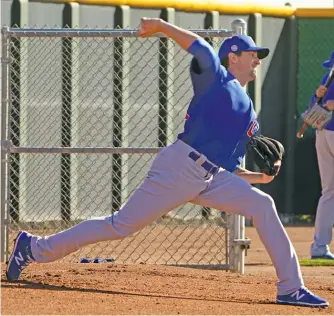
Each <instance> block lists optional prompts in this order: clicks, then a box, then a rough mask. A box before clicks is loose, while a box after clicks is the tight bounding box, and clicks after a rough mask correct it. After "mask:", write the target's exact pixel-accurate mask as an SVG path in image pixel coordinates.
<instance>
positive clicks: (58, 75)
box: [1, 19, 249, 273]
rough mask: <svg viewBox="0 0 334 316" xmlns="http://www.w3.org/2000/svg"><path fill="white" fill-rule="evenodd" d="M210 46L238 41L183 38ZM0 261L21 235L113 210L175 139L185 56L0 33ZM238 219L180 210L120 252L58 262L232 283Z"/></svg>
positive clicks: (57, 34)
mask: <svg viewBox="0 0 334 316" xmlns="http://www.w3.org/2000/svg"><path fill="white" fill-rule="evenodd" d="M194 32H196V33H197V34H200V35H201V36H203V37H205V38H207V39H208V40H209V41H210V43H211V44H212V45H213V46H214V47H216V48H217V47H219V45H220V44H221V41H222V40H223V39H224V38H225V37H229V36H231V35H232V34H234V33H239V34H240V33H246V23H245V22H244V21H243V20H239V19H238V20H235V21H234V22H233V23H232V31H229V30H195V31H194ZM2 54H3V56H2V61H1V63H2V73H3V77H2V110H1V219H2V220H1V240H2V242H1V260H2V261H3V260H4V259H6V258H7V257H8V254H9V251H10V247H11V246H12V242H13V238H14V237H15V235H16V234H17V232H18V231H19V230H22V229H26V230H28V231H29V232H32V233H34V234H37V235H50V234H54V233H56V232H59V231H61V230H63V229H65V228H67V227H70V226H72V225H74V224H76V223H78V222H80V221H82V220H85V219H88V218H91V217H96V216H108V215H110V214H111V213H112V212H114V211H116V210H118V209H119V208H120V207H121V205H122V204H123V203H125V202H126V201H127V199H128V198H129V196H130V195H131V194H132V193H133V192H134V190H135V189H136V188H137V186H138V185H139V184H140V183H141V182H142V180H143V179H144V178H145V176H146V172H147V171H148V168H149V166H150V163H151V161H152V159H153V157H154V155H155V154H156V153H157V152H158V151H159V150H160V149H161V148H162V147H164V146H166V145H168V144H169V143H171V142H173V141H174V139H175V138H176V135H177V134H178V133H179V132H180V131H181V130H182V126H183V121H184V117H185V113H186V109H187V106H188V103H189V101H190V99H191V97H192V88H191V82H190V79H189V76H188V67H189V61H190V58H191V57H190V56H188V55H187V53H185V52H184V51H182V49H180V48H179V47H178V46H177V45H175V43H174V42H173V41H171V40H170V39H167V38H165V37H163V36H159V35H158V36H156V37H151V38H145V39H142V38H139V37H138V35H137V31H136V30H127V29H122V30H115V29H57V28H52V29H32V28H20V29H19V28H17V29H15V28H7V27H4V28H2ZM244 226H245V225H244V219H243V218H242V217H241V216H228V215H227V214H226V213H224V212H220V211H219V212H218V211H216V210H209V209H207V208H204V209H203V208H200V207H198V206H194V205H191V204H186V205H184V206H182V207H180V208H178V209H176V210H172V211H171V212H169V213H168V214H166V216H163V217H162V218H161V219H159V220H157V221H156V222H154V223H152V225H150V226H148V227H146V228H145V229H143V230H141V231H140V232H138V233H136V234H134V235H132V236H129V237H127V238H125V239H123V240H120V241H112V242H103V243H98V244H95V245H91V246H88V247H85V248H83V249H81V250H79V251H77V252H76V253H74V254H71V255H69V256H67V257H65V258H64V259H63V260H64V261H67V262H78V261H79V258H81V257H94V258H95V257H103V258H106V257H115V258H116V260H117V262H120V263H152V264H170V265H200V266H204V265H209V266H211V265H215V266H217V267H219V268H223V269H232V270H238V271H240V272H241V273H243V268H244V251H243V250H244V248H245V245H246V244H248V243H249V241H245V240H244Z"/></svg>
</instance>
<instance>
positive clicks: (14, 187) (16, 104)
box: [8, 0, 28, 223]
mask: <svg viewBox="0 0 334 316" xmlns="http://www.w3.org/2000/svg"><path fill="white" fill-rule="evenodd" d="M27 24H28V0H13V2H12V6H11V27H24V26H27ZM11 41H12V45H11V48H10V49H11V51H10V56H11V57H12V60H13V62H12V63H11V67H12V71H11V82H12V83H13V84H10V89H11V96H12V99H11V113H10V114H9V115H10V118H11V119H10V125H9V127H8V128H9V135H8V138H9V140H10V141H11V142H12V144H13V146H20V140H21V137H20V136H21V135H20V134H21V133H20V132H21V113H20V112H21V109H22V104H21V103H22V101H23V98H22V95H23V94H24V93H23V90H24V87H26V85H27V81H26V80H23V78H22V76H23V71H22V69H24V68H25V67H24V66H23V65H22V62H23V60H22V56H24V54H22V39H20V38H13V39H12V40H11ZM10 166H11V168H10V170H9V173H10V176H9V177H10V179H11V181H10V187H9V194H10V197H9V203H10V208H9V216H10V219H11V220H12V221H13V222H15V223H17V222H19V220H20V186H21V183H20V180H21V178H20V154H11V155H10Z"/></svg>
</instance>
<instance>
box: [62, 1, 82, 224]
mask: <svg viewBox="0 0 334 316" xmlns="http://www.w3.org/2000/svg"><path fill="white" fill-rule="evenodd" d="M62 18H63V22H62V23H63V27H65V28H73V27H75V26H79V4H78V3H66V4H65V5H64V9H63V17H62ZM76 40H77V39H73V38H70V37H65V38H63V39H62V112H61V146H62V147H71V143H72V110H73V102H74V100H75V99H76V96H77V95H76V93H75V89H76V88H77V87H78V78H77V76H78V75H79V74H78V72H77V71H76V67H75V66H74V65H75V60H76V59H77V56H78V52H77V50H78V48H77V47H76V45H75V41H76ZM60 172H61V174H60V179H61V180H60V181H61V185H60V194H61V196H60V205H61V210H60V212H61V220H62V223H63V224H65V225H66V224H68V223H69V222H70V221H71V188H72V186H71V154H65V153H64V154H62V155H61V171H60ZM72 181H73V180H72Z"/></svg>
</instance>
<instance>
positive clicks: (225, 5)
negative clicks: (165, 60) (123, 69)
mask: <svg viewBox="0 0 334 316" xmlns="http://www.w3.org/2000/svg"><path fill="white" fill-rule="evenodd" d="M35 1H36V0H35ZM36 2H48V3H50V2H51V3H70V2H76V3H79V4H86V5H104V6H119V5H127V6H130V7H135V8H147V9H149V8H150V9H163V8H174V9H176V10H179V11H189V12H208V11H218V12H220V13H222V14H230V15H234V14H235V15H248V14H253V13H260V14H262V15H263V16H272V17H289V16H296V17H305V18H312V17H324V18H326V17H328V18H329V17H334V8H333V7H332V8H296V7H292V6H282V5H281V6H279V5H270V4H264V3H263V2H261V1H259V2H258V3H257V4H254V1H247V0H239V1H226V0H196V1H194V0H77V1H71V0H41V1H38V0H37V1H36ZM268 2H269V1H268Z"/></svg>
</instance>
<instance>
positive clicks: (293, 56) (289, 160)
mask: <svg viewBox="0 0 334 316" xmlns="http://www.w3.org/2000/svg"><path fill="white" fill-rule="evenodd" d="M285 23H287V25H288V29H289V33H288V34H289V50H288V61H287V62H288V64H289V67H288V74H287V80H288V83H287V85H286V89H287V101H288V102H287V104H286V106H285V108H286V111H285V113H286V118H285V126H286V129H285V131H286V134H285V137H284V138H285V140H286V148H287V149H288V150H289V149H290V150H289V154H288V155H286V162H285V174H284V175H285V189H286V190H285V192H286V193H285V194H286V198H285V211H286V213H290V212H291V213H292V212H293V206H294V205H293V204H294V203H293V197H294V188H295V185H294V183H295V182H294V177H295V174H296V173H295V165H294V164H295V148H296V147H295V143H296V130H297V121H296V112H297V109H296V104H298V102H297V99H298V97H297V91H298V90H297V88H298V63H297V62H296V60H298V48H297V47H298V28H297V21H296V18H295V17H294V16H293V17H289V18H287V19H286V22H285Z"/></svg>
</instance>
